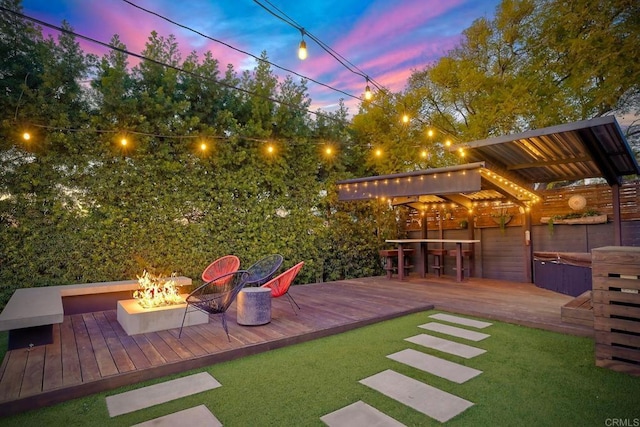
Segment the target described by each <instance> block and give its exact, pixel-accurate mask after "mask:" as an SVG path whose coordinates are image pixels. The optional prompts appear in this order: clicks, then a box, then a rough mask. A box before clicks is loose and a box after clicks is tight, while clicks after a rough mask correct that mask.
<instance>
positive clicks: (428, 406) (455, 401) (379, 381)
mask: <svg viewBox="0 0 640 427" xmlns="http://www.w3.org/2000/svg"><path fill="white" fill-rule="evenodd" d="M360 383H361V384H364V385H366V386H367V387H371V388H372V389H374V390H377V391H379V392H380V393H382V394H384V395H385V396H389V397H390V398H392V399H395V400H397V401H398V402H400V403H403V404H405V405H407V406H409V407H411V408H413V409H415V410H416V411H419V412H422V413H423V414H425V415H427V416H429V417H431V418H433V419H435V420H437V421H440V422H441V423H444V422H446V421H449V420H450V419H451V418H453V417H455V416H456V415H458V414H460V413H461V412H463V411H465V410H466V409H467V408H469V407H471V406H473V403H472V402H469V401H468V400H465V399H462V398H461V397H458V396H455V395H453V394H450V393H447V392H446V391H442V390H440V389H438V388H435V387H432V386H430V385H427V384H425V383H422V382H420V381H418V380H414V379H413V378H409V377H407V376H405V375H402V374H399V373H398V372H395V371H392V370H390V369H388V370H386V371H382V372H380V373H379V374H375V375H373V376H370V377H368V378H365V379H363V380H360Z"/></svg>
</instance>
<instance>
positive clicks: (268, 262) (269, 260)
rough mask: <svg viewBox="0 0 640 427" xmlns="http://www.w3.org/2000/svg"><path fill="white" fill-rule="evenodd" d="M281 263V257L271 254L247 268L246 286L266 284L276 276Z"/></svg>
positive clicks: (282, 259)
mask: <svg viewBox="0 0 640 427" xmlns="http://www.w3.org/2000/svg"><path fill="white" fill-rule="evenodd" d="M283 261H284V258H283V257H282V255H278V254H273V255H269V256H266V257H264V258H262V259H261V260H260V261H258V262H256V263H255V264H253V265H252V266H251V267H249V268H247V272H248V273H249V278H248V279H247V282H246V286H262V285H264V284H265V283H267V282H268V281H269V280H270V279H271V278H272V277H273V276H274V275H275V274H276V271H278V269H279V268H280V266H281V265H282V262H283Z"/></svg>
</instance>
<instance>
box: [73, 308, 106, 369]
mask: <svg viewBox="0 0 640 427" xmlns="http://www.w3.org/2000/svg"><path fill="white" fill-rule="evenodd" d="M71 324H72V325H73V332H74V334H75V337H76V345H77V349H78V358H79V360H80V373H81V375H82V382H87V381H95V380H99V379H100V378H101V377H100V368H99V367H98V360H97V359H96V358H95V356H94V355H95V353H94V352H93V347H92V346H91V338H90V337H89V332H88V331H87V326H86V325H85V323H84V319H83V318H82V315H81V314H74V315H72V316H71Z"/></svg>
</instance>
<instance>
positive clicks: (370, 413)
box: [320, 313, 491, 427]
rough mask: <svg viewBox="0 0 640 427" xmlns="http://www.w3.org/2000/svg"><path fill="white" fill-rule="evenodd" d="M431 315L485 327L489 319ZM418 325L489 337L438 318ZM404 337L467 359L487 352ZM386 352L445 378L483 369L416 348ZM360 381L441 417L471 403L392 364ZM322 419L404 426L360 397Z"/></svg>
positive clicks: (459, 379) (367, 426) (343, 424)
mask: <svg viewBox="0 0 640 427" xmlns="http://www.w3.org/2000/svg"><path fill="white" fill-rule="evenodd" d="M429 317H430V318H432V319H436V320H441V321H444V322H448V323H454V324H457V325H461V326H468V327H472V328H477V329H484V328H487V327H489V326H491V323H488V322H482V321H479V320H473V319H467V318H464V317H459V316H453V315H450V314H445V313H438V314H433V315H431V316H429ZM419 327H420V328H422V329H426V330H429V331H433V332H437V333H440V334H446V335H450V336H454V337H457V338H463V339H467V340H471V341H481V340H483V339H486V338H488V337H490V335H488V334H484V333H480V332H477V331H471V330H469V329H465V328H459V327H456V326H451V325H445V324H442V323H437V322H430V323H426V324H424V325H420V326H419ZM405 340H406V341H409V342H411V343H414V344H418V345H421V346H423V347H426V348H431V349H434V350H437V351H440V352H443V353H447V354H452V355H454V356H459V357H463V358H465V359H471V358H474V357H476V356H479V355H481V354H483V353H485V352H486V351H485V350H483V349H480V348H477V347H473V346H470V345H466V344H461V343H458V342H454V341H450V340H447V339H444V338H439V337H435V336H432V335H428V334H420V335H416V336H413V337H409V338H406V339H405ZM387 357H388V358H389V359H392V360H395V361H396V362H399V363H403V364H405V365H407V366H411V367H413V368H415V369H420V370H422V371H424V372H428V373H430V374H433V375H436V376H439V377H441V378H445V379H447V380H449V381H452V382H454V383H457V384H461V383H464V382H466V381H469V380H470V379H472V378H475V377H477V376H478V375H480V374H481V373H482V371H480V370H477V369H474V368H471V367H468V366H464V365H461V364H459V363H455V362H451V361H449V360H445V359H441V358H439V357H436V356H433V355H430V354H427V353H423V352H421V351H418V350H414V349H405V350H401V351H398V352H396V353H393V354H390V355H388V356H387ZM359 382H360V383H361V384H363V385H366V386H367V387H370V388H372V389H374V390H377V391H379V392H380V393H382V394H384V395H385V396H388V397H390V398H392V399H394V400H397V401H398V402H400V403H403V404H404V405H407V406H409V407H411V408H413V409H415V410H417V411H419V412H421V413H423V414H425V415H427V416H429V417H431V418H433V419H435V420H437V421H440V422H446V421H448V420H450V419H452V418H453V417H455V416H457V415H458V414H460V413H462V412H464V411H465V410H467V409H468V408H470V407H471V406H473V402H469V401H468V400H465V399H463V398H461V397H458V396H456V395H454V394H451V393H447V392H445V391H443V390H440V389H438V388H435V387H432V386H430V385H428V384H425V383H423V382H420V381H418V380H415V379H413V378H410V377H407V376H405V375H402V374H400V373H398V372H395V371H393V370H391V369H387V370H385V371H383V372H380V373H378V374H375V375H372V376H370V377H368V378H365V379H363V380H360V381H359ZM320 419H321V420H322V421H323V422H324V423H325V424H327V425H328V426H330V427H351V426H362V427H378V426H379V427H387V426H389V427H391V426H401V425H403V424H401V423H399V422H398V421H397V420H394V419H393V418H390V417H388V416H387V415H385V414H383V413H381V412H380V411H378V410H377V409H375V408H373V407H371V406H369V405H367V404H366V403H364V402H361V401H359V402H356V403H354V404H352V405H349V406H346V407H344V408H342V409H339V410H337V411H335V412H332V413H330V414H327V415H325V416H323V417H321V418H320Z"/></svg>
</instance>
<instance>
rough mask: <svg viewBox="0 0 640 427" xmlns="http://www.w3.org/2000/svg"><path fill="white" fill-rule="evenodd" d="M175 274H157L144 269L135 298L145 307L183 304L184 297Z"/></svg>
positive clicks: (134, 294) (139, 277) (139, 278)
mask: <svg viewBox="0 0 640 427" xmlns="http://www.w3.org/2000/svg"><path fill="white" fill-rule="evenodd" d="M173 277H175V274H172V275H171V278H169V279H167V278H164V277H159V276H155V275H153V274H151V273H149V272H148V271H146V270H145V271H143V272H142V276H138V285H139V288H138V290H137V291H135V292H134V293H133V298H135V299H136V300H138V304H140V305H141V306H142V307H143V308H153V307H163V306H166V305H174V304H182V303H184V298H183V297H182V296H180V294H179V293H178V287H177V285H176V282H175V280H173Z"/></svg>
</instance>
